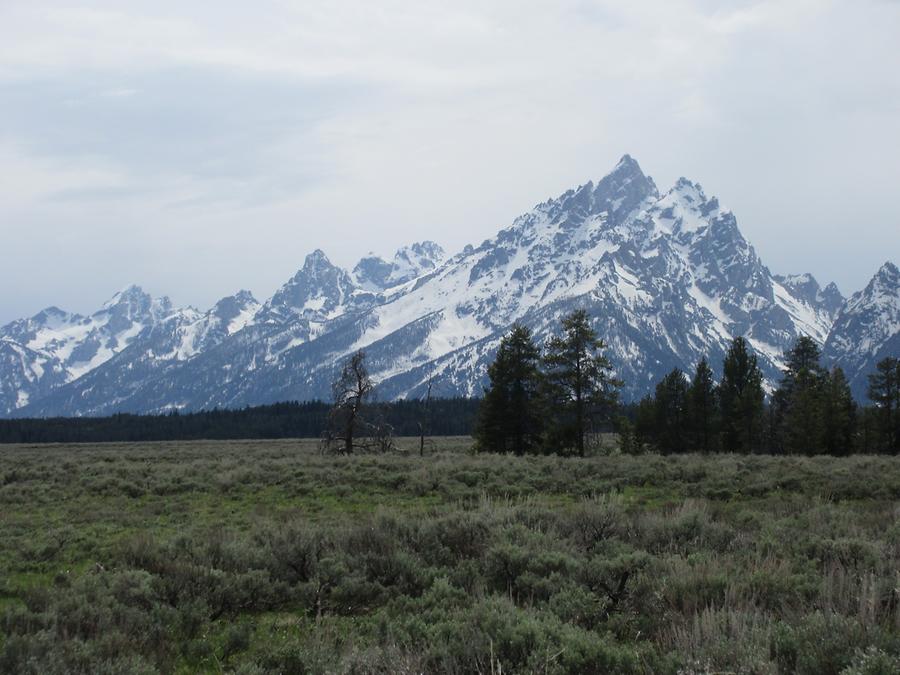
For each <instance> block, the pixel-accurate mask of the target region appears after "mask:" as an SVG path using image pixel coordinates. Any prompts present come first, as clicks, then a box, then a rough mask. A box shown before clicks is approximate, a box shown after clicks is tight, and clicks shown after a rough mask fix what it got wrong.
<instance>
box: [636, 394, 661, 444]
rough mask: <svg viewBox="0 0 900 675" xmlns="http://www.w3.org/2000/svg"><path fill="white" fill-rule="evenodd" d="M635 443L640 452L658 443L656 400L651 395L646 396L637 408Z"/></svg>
mask: <svg viewBox="0 0 900 675" xmlns="http://www.w3.org/2000/svg"><path fill="white" fill-rule="evenodd" d="M634 444H635V446H636V448H637V450H638V451H639V452H640V451H642V450H643V449H644V448H645V447H646V446H648V445H655V444H656V402H655V401H654V400H653V398H652V397H650V396H649V395H648V396H644V398H642V399H641V400H640V401H639V402H638V403H637V406H636V409H635V413H634Z"/></svg>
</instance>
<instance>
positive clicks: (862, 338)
mask: <svg viewBox="0 0 900 675" xmlns="http://www.w3.org/2000/svg"><path fill="white" fill-rule="evenodd" d="M823 356H824V358H825V360H826V361H827V362H828V363H830V364H833V365H837V366H840V367H841V368H843V369H844V373H845V374H846V375H847V379H848V380H849V382H850V387H851V389H852V390H853V394H854V396H856V397H857V398H858V399H860V400H864V399H865V398H866V390H867V389H868V377H867V376H868V375H869V374H870V373H872V372H874V371H875V364H876V363H878V361H880V360H881V359H883V358H885V357H886V356H893V357H900V270H898V269H897V266H896V265H894V264H893V263H891V262H886V263H885V264H884V265H882V267H881V269H880V270H878V272H877V273H876V274H875V276H874V277H872V280H871V281H870V282H869V283H868V285H867V286H866V287H865V288H864V289H863V290H861V291H859V292H857V293H854V294H853V296H852V297H851V298H850V299H849V300H847V302H846V303H844V305H843V306H842V307H841V309H840V311H839V312H838V314H837V317H836V319H835V322H834V326H833V327H832V329H831V333H830V334H829V335H828V339H827V340H826V342H825V348H824V350H823Z"/></svg>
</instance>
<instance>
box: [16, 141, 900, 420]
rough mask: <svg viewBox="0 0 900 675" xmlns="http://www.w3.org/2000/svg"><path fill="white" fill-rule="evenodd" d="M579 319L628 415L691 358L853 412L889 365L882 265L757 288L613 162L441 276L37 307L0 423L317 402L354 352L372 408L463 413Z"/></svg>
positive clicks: (704, 209) (356, 278)
mask: <svg viewBox="0 0 900 675" xmlns="http://www.w3.org/2000/svg"><path fill="white" fill-rule="evenodd" d="M575 308H584V309H586V310H587V311H588V312H589V314H590V315H591V317H592V321H593V323H594V326H595V328H596V329H597V331H598V333H599V334H600V336H602V338H603V339H604V341H605V343H606V346H607V354H608V356H609V357H610V359H611V360H612V362H613V364H614V366H615V368H616V371H617V374H618V376H619V377H620V378H621V379H623V380H624V382H625V386H624V388H623V398H624V399H626V400H629V399H635V398H638V397H640V396H642V395H643V394H645V393H647V392H649V391H650V390H651V389H652V387H653V386H655V383H656V382H657V381H658V380H659V379H660V378H661V377H662V376H663V375H664V374H665V373H667V372H668V371H670V370H671V369H672V368H674V367H679V368H682V369H683V370H685V371H688V372H690V371H691V370H692V369H693V367H694V365H695V364H696V363H697V361H698V360H699V359H700V358H701V357H702V356H706V357H707V358H708V359H709V360H710V362H711V364H712V365H713V367H714V369H715V368H717V367H719V366H720V364H721V359H722V356H723V355H724V352H725V350H726V348H727V346H728V342H729V341H730V340H731V339H732V338H733V337H734V336H738V335H742V336H744V337H746V338H747V339H748V341H749V342H750V344H751V345H752V347H753V348H754V350H755V351H756V353H757V355H758V357H759V361H760V366H761V368H762V370H763V373H764V376H765V378H766V385H767V387H768V388H769V389H770V390H771V389H772V388H773V387H774V386H776V384H777V382H778V379H779V377H780V375H781V369H782V367H783V365H784V351H785V350H786V349H787V348H789V347H790V346H791V344H792V343H793V342H794V340H795V339H796V338H797V337H798V336H800V335H809V336H811V337H812V338H813V339H815V340H816V341H817V342H818V343H819V344H820V345H821V346H822V348H823V357H824V360H825V363H826V365H829V366H835V365H838V366H841V367H842V368H844V370H845V372H846V374H847V376H848V379H849V380H850V382H851V387H852V388H853V391H854V394H855V395H856V396H857V397H858V398H860V399H863V398H864V397H865V391H866V382H867V378H866V376H867V375H868V374H869V373H870V372H872V370H873V368H874V363H875V362H876V361H877V360H878V359H880V358H883V357H884V356H887V355H893V356H900V271H898V269H897V267H896V266H895V265H894V264H893V263H891V262H887V263H885V264H884V266H883V267H882V268H881V269H880V270H878V271H877V273H876V274H875V276H874V277H873V279H872V280H871V281H870V282H869V284H868V285H867V286H866V287H865V288H864V289H862V290H860V291H858V292H856V293H854V294H853V295H852V296H851V297H850V298H844V297H843V296H842V295H841V293H840V291H839V290H838V288H837V287H836V286H835V285H834V284H833V283H829V284H827V285H826V286H824V287H822V286H820V285H819V283H818V282H817V281H816V279H815V278H813V276H812V275H810V274H792V275H776V274H772V273H771V272H770V271H769V269H768V268H767V267H766V266H765V265H764V264H763V262H762V261H761V260H760V258H759V256H758V255H757V253H756V251H755V250H754V248H753V247H752V246H751V245H750V244H749V243H748V242H747V240H746V239H745V238H744V236H743V235H742V234H741V232H740V230H739V229H738V224H737V220H736V218H735V215H734V214H733V213H732V212H731V211H730V210H728V209H726V208H724V207H722V206H721V205H720V204H719V201H718V200H717V199H716V198H715V197H711V196H707V195H706V193H705V192H704V190H703V188H702V187H701V186H700V185H699V184H697V183H693V182H691V181H689V180H687V179H685V178H681V179H679V180H678V181H677V182H676V183H675V185H674V186H672V187H671V188H670V189H668V190H666V191H665V192H660V191H659V189H658V188H657V186H656V184H655V183H654V182H653V180H652V178H650V177H649V176H647V175H645V174H644V173H643V171H642V170H641V168H640V166H639V165H638V163H637V162H636V161H635V160H634V159H632V158H631V157H630V156H628V155H626V156H625V157H623V158H622V159H621V160H620V161H619V163H618V164H617V165H616V166H615V168H614V169H613V170H612V171H611V172H610V173H609V174H608V175H606V176H605V177H604V178H602V179H601V180H599V181H598V182H596V183H594V182H588V183H586V184H584V185H581V186H579V187H577V188H575V189H572V190H569V191H567V192H565V193H564V194H562V195H560V196H559V197H556V198H554V199H549V200H547V201H545V202H543V203H541V204H538V205H537V206H536V207H534V208H533V209H532V210H531V211H529V212H528V213H525V214H524V215H522V216H520V217H518V218H516V219H515V220H514V221H513V223H512V224H511V225H510V226H509V227H507V228H505V229H503V230H500V231H499V232H498V233H497V235H496V236H494V237H492V238H490V239H487V240H485V241H484V242H482V243H481V244H480V245H479V246H477V247H476V246H467V247H466V248H465V249H463V250H462V251H460V252H458V253H456V254H455V255H452V256H448V255H446V254H445V252H444V251H443V250H442V249H441V247H440V246H438V245H437V244H435V243H433V242H429V241H425V242H421V243H417V244H413V245H411V246H408V247H405V248H403V249H401V250H399V251H397V253H396V254H395V255H394V256H393V257H392V258H390V259H384V258H381V257H379V256H376V255H374V254H370V255H368V256H366V257H365V258H363V259H362V260H360V261H359V263H357V264H356V265H355V267H354V268H353V269H352V270H346V269H342V268H340V267H338V266H336V265H334V264H332V263H331V262H330V261H329V259H328V257H327V256H326V255H325V253H324V252H322V251H320V250H316V251H313V252H312V253H310V254H309V255H308V256H307V257H306V260H305V261H304V262H303V266H302V267H301V268H300V269H299V270H298V271H297V273H296V274H295V275H294V276H293V277H291V279H289V280H288V281H287V282H286V283H285V284H284V285H283V286H282V287H281V288H279V289H278V290H277V291H276V292H275V294H274V295H272V297H271V298H269V299H267V300H265V301H264V302H259V301H257V300H256V299H255V298H254V297H253V295H252V294H251V293H249V292H248V291H240V292H238V293H236V294H235V295H233V296H229V297H226V298H223V299H222V300H220V301H219V302H217V303H216V305H215V306H214V307H212V308H211V309H209V310H207V311H199V310H196V309H193V308H190V307H189V308H175V307H174V306H173V305H172V303H171V301H170V300H169V299H168V298H159V299H154V298H152V297H151V296H150V295H148V294H147V293H145V292H144V291H143V290H142V289H140V288H139V287H136V286H131V287H129V288H127V289H125V290H123V291H121V292H119V293H117V294H115V295H114V296H113V297H112V299H110V300H109V301H108V302H107V303H106V304H105V305H104V306H103V307H101V308H100V309H99V310H98V311H97V312H95V313H93V314H91V315H90V316H81V315H78V314H71V313H68V312H65V311H63V310H61V309H58V308H56V307H49V308H47V309H45V310H43V311H41V312H39V313H38V314H36V315H34V316H33V317H31V318H28V319H21V320H18V321H14V322H12V323H10V324H8V325H6V326H3V327H2V328H0V416H16V417H18V416H38V417H44V416H57V415H65V416H70V415H105V414H110V413H114V412H159V411H164V410H171V409H179V410H183V409H187V410H196V409H204V408H205V409H209V408H213V407H216V406H218V407H238V406H245V405H254V404H262V403H269V402H274V401H281V400H306V399H313V398H326V399H327V398H329V397H330V392H331V382H332V381H333V379H334V376H335V373H336V370H337V369H338V368H339V366H340V363H341V362H342V360H343V359H344V358H346V356H347V355H348V354H350V353H351V352H353V351H355V350H357V349H360V348H362V349H365V351H366V353H367V362H368V365H369V368H370V371H371V373H372V375H373V377H374V378H375V379H376V380H377V381H378V383H379V386H378V392H379V396H380V397H382V398H385V399H394V398H403V397H415V396H419V395H421V394H422V393H423V391H424V390H425V389H426V388H427V387H429V386H431V388H432V393H433V394H434V395H439V396H451V395H464V396H472V395H478V394H480V393H481V391H482V387H483V386H484V384H485V382H486V372H487V366H488V365H489V363H490V362H491V360H492V358H493V355H494V352H495V350H496V348H497V345H498V343H499V340H500V338H501V337H502V336H503V335H504V334H505V333H506V332H507V331H508V330H509V328H510V326H511V325H512V323H513V322H515V321H519V322H522V323H524V324H526V325H528V326H529V327H531V328H532V329H533V331H534V333H535V336H536V338H537V339H538V340H545V339H547V338H548V337H549V336H550V335H552V334H554V333H555V332H557V331H558V326H559V318H560V316H562V315H563V314H565V313H567V312H569V311H571V310H572V309H575Z"/></svg>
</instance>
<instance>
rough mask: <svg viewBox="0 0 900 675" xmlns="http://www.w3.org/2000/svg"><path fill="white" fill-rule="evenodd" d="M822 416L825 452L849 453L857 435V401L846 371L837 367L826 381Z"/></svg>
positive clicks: (832, 453) (831, 453) (834, 453)
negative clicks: (851, 390) (845, 373)
mask: <svg viewBox="0 0 900 675" xmlns="http://www.w3.org/2000/svg"><path fill="white" fill-rule="evenodd" d="M822 417H823V419H824V425H825V447H824V448H823V449H824V451H825V452H827V453H828V454H829V455H849V454H850V453H851V452H853V447H854V440H855V436H856V402H855V401H854V400H853V394H852V393H851V392H850V384H849V383H848V382H847V378H846V376H845V375H844V371H843V370H841V369H840V368H835V369H834V370H832V371H831V373H829V374H828V376H827V378H826V382H825V391H824V397H823V411H822Z"/></svg>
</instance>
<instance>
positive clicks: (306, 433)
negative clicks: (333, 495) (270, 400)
mask: <svg viewBox="0 0 900 675" xmlns="http://www.w3.org/2000/svg"><path fill="white" fill-rule="evenodd" d="M479 403H480V401H479V400H478V399H466V398H434V399H431V400H429V401H428V402H427V404H426V402H424V401H419V400H409V401H394V402H391V403H378V402H376V403H371V404H370V406H371V407H372V408H374V409H375V411H376V412H377V414H378V416H379V417H380V418H381V419H383V420H385V422H386V423H388V424H390V425H391V427H392V428H393V431H394V434H396V435H398V436H418V435H419V434H420V432H421V429H422V428H423V425H424V427H425V428H426V429H427V431H428V435H431V436H466V435H469V434H471V433H472V430H473V428H474V424H475V417H476V414H477V411H478V406H479ZM330 410H331V405H330V404H329V403H325V402H323V401H311V402H305V403H299V402H296V401H294V402H286V403H275V404H272V405H263V406H254V407H247V408H242V409H238V410H218V409H216V410H206V411H200V412H190V413H179V412H171V413H166V414H163V415H133V414H118V415H112V416H110V417H56V418H48V419H11V420H0V443H102V442H110V441H187V440H202V439H210V440H224V439H250V438H315V437H319V436H320V435H321V434H322V431H323V430H324V429H325V428H326V426H327V424H328V416H329V412H330Z"/></svg>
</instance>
